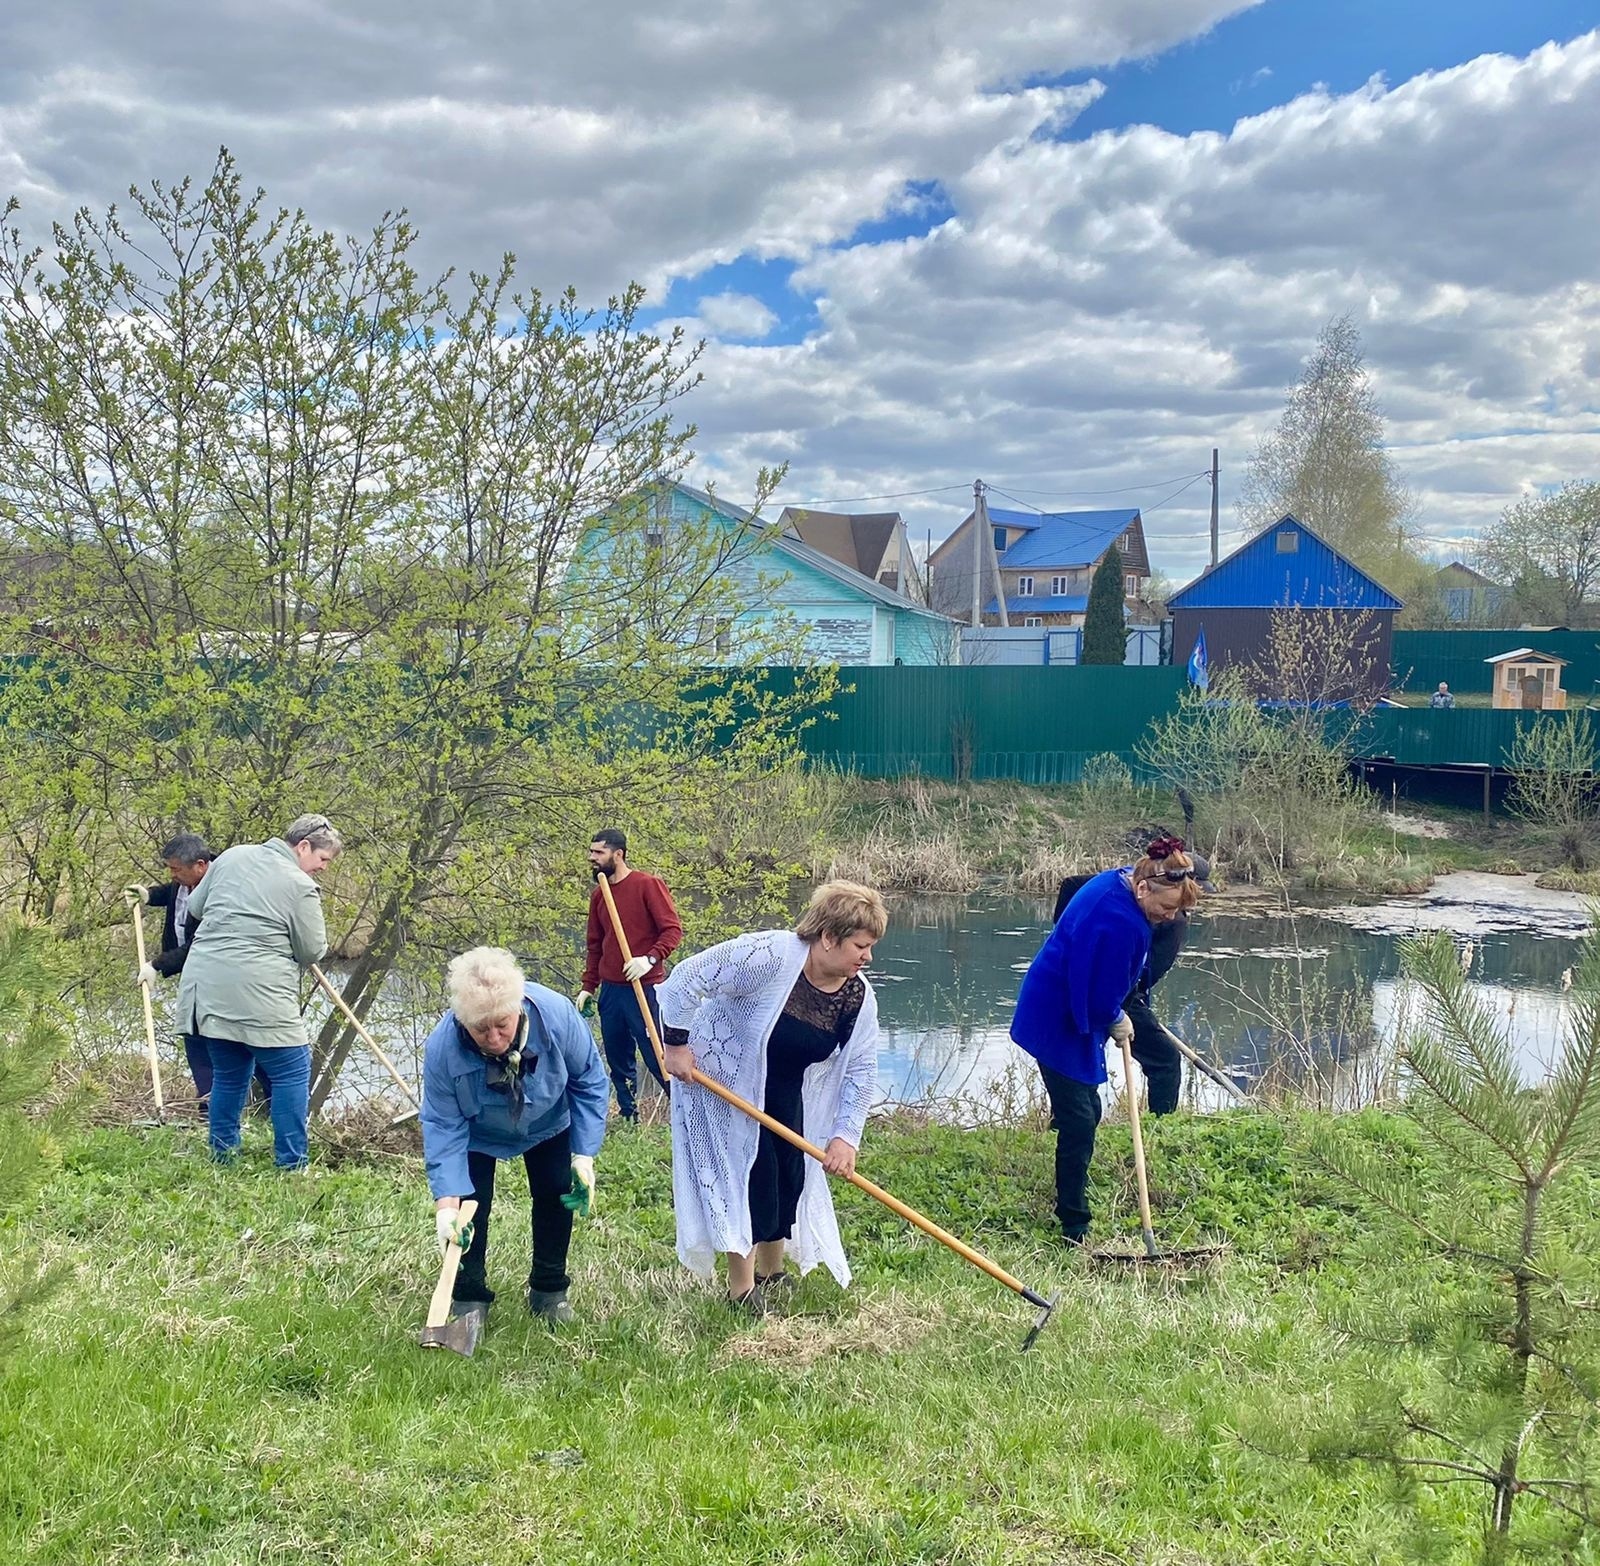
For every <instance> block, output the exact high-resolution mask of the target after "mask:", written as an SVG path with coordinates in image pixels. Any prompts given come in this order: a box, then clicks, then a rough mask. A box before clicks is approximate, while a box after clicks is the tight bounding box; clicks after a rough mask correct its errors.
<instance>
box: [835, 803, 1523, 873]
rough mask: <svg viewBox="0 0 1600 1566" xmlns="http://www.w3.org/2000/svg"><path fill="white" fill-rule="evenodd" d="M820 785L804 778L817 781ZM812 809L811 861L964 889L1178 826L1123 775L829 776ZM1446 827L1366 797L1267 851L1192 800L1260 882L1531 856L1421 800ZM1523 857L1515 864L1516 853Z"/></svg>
mask: <svg viewBox="0 0 1600 1566" xmlns="http://www.w3.org/2000/svg"><path fill="white" fill-rule="evenodd" d="M821 787H822V785H816V784H814V785H813V788H814V789H820V788H821ZM826 787H827V789H828V790H829V797H828V799H827V801H826V804H825V805H820V806H819V807H818V819H819V821H820V823H821V825H820V827H819V846H818V848H817V849H815V850H814V856H815V859H816V869H817V870H818V872H819V873H832V874H835V875H847V876H852V877H855V878H858V879H862V880H866V881H869V882H871V883H872V884H874V885H877V886H882V887H885V888H890V889H894V890H903V891H944V892H961V891H970V890H972V889H973V888H975V887H978V886H981V885H983V884H985V883H986V882H1003V883H1004V884H1005V885H1007V886H1008V887H1010V888H1012V889H1014V890H1016V891H1019V892H1034V893H1039V894H1041V895H1043V894H1047V893H1048V894H1053V893H1054V892H1055V890H1056V887H1057V886H1058V885H1059V884H1060V881H1061V878H1062V877H1063V876H1065V875H1069V874H1072V873H1073V872H1075V871H1079V870H1085V869H1100V868H1103V867H1104V866H1105V865H1107V864H1111V863H1114V862H1116V861H1117V860H1118V859H1119V858H1125V857H1126V856H1127V854H1128V853H1129V851H1130V833H1131V832H1136V831H1137V830H1138V829H1140V828H1150V827H1155V826H1162V827H1165V828H1167V829H1169V830H1177V831H1179V832H1181V831H1182V830H1183V818H1182V815H1181V813H1180V811H1179V810H1178V808H1177V805H1176V802H1175V800H1174V798H1173V796H1172V795H1171V794H1169V793H1164V792H1157V791H1155V790H1152V789H1142V788H1136V787H1128V788H1106V787H1092V786H1062V787H1029V786H1027V785H1024V784H1021V783H1007V782H967V783H945V782H940V781H937V780H931V779H927V778H920V777H908V778H897V779H875V778H861V777H835V778H834V779H833V780H832V782H831V784H828V785H826ZM1429 815H1430V816H1437V817H1438V819H1439V821H1440V822H1442V823H1444V824H1445V825H1446V826H1447V827H1448V829H1449V835H1447V836H1432V835H1422V834H1419V833H1418V832H1416V831H1415V830H1414V829H1410V830H1408V828H1412V827H1414V823H1412V822H1411V821H1410V820H1409V818H1407V817H1405V816H1404V814H1402V815H1401V816H1400V817H1398V818H1396V817H1394V816H1393V815H1391V814H1390V813H1389V812H1387V811H1385V810H1384V809H1382V808H1381V807H1380V805H1379V804H1378V802H1377V801H1375V800H1373V801H1370V802H1368V803H1366V804H1362V803H1359V802H1351V803H1350V804H1348V805H1347V806H1344V807H1341V808H1339V809H1337V810H1332V811H1327V812H1323V813H1321V814H1319V815H1318V816H1317V818H1316V819H1315V820H1308V821H1307V822H1306V824H1305V826H1304V829H1303V834H1302V835H1301V836H1299V837H1297V838H1295V839H1293V840H1292V841H1290V842H1287V843H1281V844H1280V845H1279V847H1278V852H1277V853H1276V855H1272V854H1265V853H1263V852H1262V849H1261V847H1260V839H1261V836H1262V834H1261V832H1260V831H1259V823H1258V822H1254V821H1250V822H1240V821H1234V820H1231V819H1230V820H1224V819H1220V818H1219V819H1212V818H1211V816H1210V815H1209V813H1208V812H1207V810H1206V809H1205V807H1204V806H1202V810H1201V814H1200V816H1199V819H1198V821H1197V824H1196V830H1195V833H1194V841H1195V844H1196V846H1197V847H1199V848H1200V849H1201V850H1202V851H1204V852H1213V851H1215V857H1216V859H1217V862H1218V865H1219V868H1220V870H1221V872H1222V874H1223V875H1224V876H1225V877H1226V879H1228V880H1229V881H1231V882H1233V883H1235V884H1253V885H1257V886H1268V887H1271V888H1273V889H1275V890H1276V889H1280V888H1286V889H1288V890H1306V891H1349V892H1364V893H1384V894H1392V893H1398V892H1412V891H1420V890H1422V889H1423V888H1425V887H1426V886H1427V885H1428V884H1429V883H1430V882H1431V881H1432V880H1433V878H1434V877H1435V876H1438V875H1444V874H1447V873H1449V872H1450V871H1452V870H1495V869H1509V870H1515V869H1519V868H1542V867H1541V866H1539V865H1538V864H1537V863H1536V862H1534V861H1532V860H1528V852H1529V846H1530V845H1529V844H1528V843H1527V842H1525V841H1524V837H1523V834H1521V833H1520V832H1519V831H1518V828H1517V826H1516V825H1515V823H1511V822H1504V821H1498V822H1492V823H1489V824H1488V825H1485V824H1484V823H1483V822H1482V820H1481V818H1479V817H1477V816H1476V815H1475V814H1474V813H1473V812H1468V811H1443V810H1440V811H1430V812H1429ZM1525 860H1528V862H1527V863H1524V861H1525Z"/></svg>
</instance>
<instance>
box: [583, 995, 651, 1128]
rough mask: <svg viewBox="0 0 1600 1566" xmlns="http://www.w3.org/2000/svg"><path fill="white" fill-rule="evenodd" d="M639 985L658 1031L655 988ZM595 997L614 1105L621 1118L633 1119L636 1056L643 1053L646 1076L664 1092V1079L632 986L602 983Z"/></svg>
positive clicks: (636, 1106)
mask: <svg viewBox="0 0 1600 1566" xmlns="http://www.w3.org/2000/svg"><path fill="white" fill-rule="evenodd" d="M641 987H642V988H643V990H644V998H645V1000H646V1001H647V1002H648V1004H649V1006H650V1017H651V1020H652V1021H653V1022H654V1023H655V1025H656V1032H657V1033H659V1032H660V1031H661V1011H660V1009H659V1008H658V1007H657V1005H656V987H655V985H653V984H646V985H643V986H641ZM596 1000H597V1001H598V1003H599V1007H600V1042H601V1043H602V1044H603V1045H604V1046H605V1051H606V1065H607V1066H608V1067H610V1070H611V1085H612V1086H613V1087H614V1088H615V1089H616V1090H617V1108H618V1109H619V1110H620V1111H621V1112H622V1118H623V1119H624V1120H633V1119H635V1118H636V1117H637V1116H638V1113H639V1103H638V1097H637V1095H638V1084H639V1063H638V1059H637V1056H638V1055H643V1056H644V1063H645V1065H646V1066H648V1067H649V1068H650V1075H651V1076H653V1077H654V1078H655V1079H656V1081H657V1082H659V1083H660V1084H661V1091H662V1092H663V1093H665V1092H667V1091H668V1089H667V1084H666V1080H665V1079H664V1078H663V1077H662V1075H661V1068H660V1066H658V1065H657V1064H656V1052H655V1050H654V1048H653V1047H652V1046H651V1043H650V1035H649V1034H648V1033H647V1032H646V1031H645V1026H644V1015H643V1013H642V1012H641V1011H640V1010H639V998H638V996H636V995H635V994H634V993H633V986H632V985H631V984H609V983H604V982H602V984H601V985H600V993H599V995H598V996H597V997H596Z"/></svg>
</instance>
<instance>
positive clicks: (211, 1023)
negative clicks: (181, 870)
mask: <svg viewBox="0 0 1600 1566" xmlns="http://www.w3.org/2000/svg"><path fill="white" fill-rule="evenodd" d="M189 918H190V919H191V920H195V919H198V920H200V929H199V931H198V932H197V933H196V935H195V938H194V945H193V946H191V947H190V948H189V960H188V961H187V962H186V963H185V964H184V965H183V982H182V983H181V984H180V985H179V987H178V1013H177V1015H178V1026H179V1028H180V1029H181V1031H183V1032H184V1033H200V1034H204V1035H205V1036H206V1037H207V1038H212V1039H232V1040H233V1041H234V1042H235V1043H237V1044H249V1045H250V1046H252V1048H255V1049H286V1048H290V1047H292V1046H294V1045H301V1044H305V1043H306V1042H307V1037H306V1023H305V1018H304V1017H302V1016H301V1013H300V974H301V972H302V970H303V969H306V968H309V967H310V966H311V964H312V963H314V962H316V961H317V960H318V959H319V958H321V956H322V955H323V953H324V952H326V951H327V949H328V930H327V926H326V925H325V924H324V923H323V919H322V898H321V896H320V895H319V894H318V892H317V883H316V882H315V881H313V880H312V879H311V877H310V876H308V875H307V874H306V873H305V871H304V870H302V869H301V868H300V865H299V862H298V861H297V860H296V859H295V857H294V850H293V849H292V848H290V847H289V845H288V844H287V843H286V842H284V841H283V839H282V838H280V837H275V838H272V839H271V840H270V841H268V842H265V843H245V844H241V845H240V846H239V847H237V848H229V849H225V850H224V851H223V852H222V853H221V854H219V855H218V856H217V858H216V861H215V862H214V863H213V864H212V866H211V868H210V869H209V870H208V871H206V875H205V879H204V880H203V881H201V883H200V884H199V885H198V886H197V887H196V888H195V889H194V890H193V891H192V892H191V893H190V894H189Z"/></svg>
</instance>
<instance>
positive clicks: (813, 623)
mask: <svg viewBox="0 0 1600 1566" xmlns="http://www.w3.org/2000/svg"><path fill="white" fill-rule="evenodd" d="M675 523H676V524H686V525H690V526H694V527H696V528H704V527H712V528H719V527H720V528H725V529H727V530H728V531H729V532H730V533H731V532H734V531H735V530H737V531H739V532H742V533H746V534H749V535H750V537H749V538H748V539H747V540H745V542H746V543H748V544H749V545H750V547H747V548H740V549H738V550H736V551H734V552H733V558H731V559H730V560H729V562H728V564H727V565H726V566H725V567H724V570H725V571H726V572H727V573H728V574H729V576H731V578H732V579H733V581H734V583H735V585H736V586H737V589H738V592H739V596H740V598H741V599H742V600H743V601H744V602H745V604H746V605H747V606H748V607H747V608H746V610H745V612H744V613H743V614H741V615H740V616H739V617H738V619H737V621H735V622H734V624H733V625H732V626H731V627H730V628H729V635H728V636H727V638H726V645H727V647H728V648H729V650H730V651H731V648H732V647H733V645H735V644H736V643H737V642H738V641H739V640H740V637H739V631H740V629H741V628H746V629H750V630H760V629H763V628H770V629H777V628H778V627H779V626H780V625H783V626H793V627H794V628H795V629H796V630H797V631H800V632H801V633H802V634H803V652H802V654H801V657H802V658H803V659H804V661H806V662H808V663H835V664H840V665H845V666H861V665H882V664H897V663H899V664H948V663H954V662H955V661H956V651H955V649H956V646H957V642H958V638H959V636H960V627H959V625H958V624H957V623H956V622H955V621H953V620H951V619H950V618H949V617H948V616H946V615H942V614H938V613H936V612H935V611H934V610H932V609H928V608H925V607H924V606H923V605H921V604H916V603H913V602H912V601H911V600H910V599H909V598H905V597H903V596H901V595H900V594H899V593H897V592H895V591H893V590H892V589H891V588H887V587H884V586H882V585H881V584H879V583H878V582H875V581H873V580H872V579H871V578H870V577H867V576H863V575H862V574H861V572H859V571H853V570H851V568H850V567H849V566H847V565H843V564H841V563H840V562H839V561H837V560H833V559H830V558H829V557H828V556H827V555H825V554H823V553H822V552H821V551H820V550H816V549H813V548H812V547H811V546H810V545H809V544H807V543H805V542H804V541H802V540H801V539H800V538H798V537H796V536H795V535H794V534H793V533H792V532H788V531H785V530H784V529H783V528H781V527H780V526H778V525H776V524H774V523H764V522H761V521H758V520H756V519H754V518H753V517H752V516H751V514H750V512H748V511H746V510H745V509H744V508H743V507H742V506H736V505H734V504H733V503H732V502H731V501H727V500H723V499H721V498H720V497H718V496H713V495H708V494H706V493H705V492H704V491H703V490H698V489H694V488H692V487H691V486H690V485H688V484H682V483H667V484H663V485H662V486H661V487H660V490H659V492H657V493H656V494H654V495H652V497H651V504H650V508H649V520H648V522H647V523H646V526H647V527H648V529H649V530H651V531H652V532H653V531H654V530H656V529H659V530H660V535H661V536H660V538H659V539H655V538H652V539H651V540H650V542H651V543H652V544H654V545H659V547H662V548H665V549H667V550H670V549H671V547H672V545H671V538H672V528H673V525H674V524H675Z"/></svg>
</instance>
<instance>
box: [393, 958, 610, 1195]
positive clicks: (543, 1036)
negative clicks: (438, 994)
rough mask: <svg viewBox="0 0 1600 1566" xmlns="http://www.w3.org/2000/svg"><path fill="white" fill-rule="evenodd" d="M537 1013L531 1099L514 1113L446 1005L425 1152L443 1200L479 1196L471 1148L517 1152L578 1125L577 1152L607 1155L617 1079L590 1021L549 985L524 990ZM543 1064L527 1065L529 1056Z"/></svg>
mask: <svg viewBox="0 0 1600 1566" xmlns="http://www.w3.org/2000/svg"><path fill="white" fill-rule="evenodd" d="M522 1009H523V1011H524V1012H525V1013H526V1014H527V1017H528V1037H527V1042H526V1043H525V1044H524V1046H523V1055H524V1071H523V1075H522V1091H523V1103H522V1111H521V1113H520V1114H517V1115H513V1114H512V1112H511V1099H510V1095H509V1094H505V1093H498V1092H491V1091H490V1090H489V1089H488V1087H487V1086H486V1085H485V1079H486V1077H487V1075H488V1070H489V1062H488V1061H487V1060H485V1059H484V1057H483V1056H482V1055H480V1054H479V1053H478V1052H477V1050H475V1049H474V1048H473V1047H472V1041H471V1040H470V1039H469V1038H468V1037H467V1035H466V1030H465V1029H464V1028H462V1026H461V1024H460V1023H459V1022H457V1021H456V1016H455V1013H454V1012H451V1011H447V1012H446V1013H445V1014H444V1016H442V1017H441V1018H440V1019H439V1021H438V1024H437V1026H436V1027H435V1028H434V1030H433V1032H432V1033H430V1034H429V1035H428V1038H427V1042H426V1043H425V1044H424V1045H423V1047H422V1048H423V1055H422V1156H423V1161H424V1163H426V1165H427V1169H428V1189H429V1190H430V1191H431V1192H432V1193H433V1196H434V1199H435V1200H438V1198H439V1197H441V1196H471V1195H472V1180H471V1177H470V1176H469V1175H468V1174H467V1154H468V1153H469V1152H473V1153H487V1154H488V1155H489V1156H490V1157H491V1158H516V1157H520V1156H521V1155H522V1154H523V1153H525V1152H527V1150H528V1149H529V1148H530V1147H534V1146H536V1145H537V1144H538V1143H540V1142H546V1141H548V1140H549V1139H550V1138H551V1137H553V1136H555V1135H556V1134H557V1133H558V1132H560V1131H563V1130H566V1129H567V1128H568V1127H570V1128H571V1130H572V1151H573V1152H574V1153H586V1154H588V1155H589V1156H590V1157H591V1158H592V1157H593V1156H594V1155H595V1154H596V1153H598V1152H599V1151H600V1143H601V1141H602V1139H603V1138H604V1136H605V1129H606V1113H607V1111H608V1109H609V1108H610V1092H611V1089H610V1085H609V1083H608V1081H607V1079H606V1069H605V1066H604V1065H602V1064H601V1060H600V1051H599V1050H598V1049H596V1048H595V1042H594V1035H593V1034H592V1033H591V1032H590V1031H589V1025H588V1024H587V1023H586V1022H585V1021H584V1020H583V1018H582V1017H580V1016H579V1015H578V1009H577V1007H576V1006H574V1005H573V1004H572V1002H571V1001H570V1000H568V999H567V997H566V996H565V995H560V994H557V993H556V991H554V990H550V989H546V988H545V987H544V985H542V984H527V985H524V987H523V1000H522ZM533 1055H536V1056H537V1057H538V1061H537V1063H536V1064H534V1065H532V1066H531V1067H529V1066H527V1064H526V1061H527V1057H529V1056H533Z"/></svg>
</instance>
